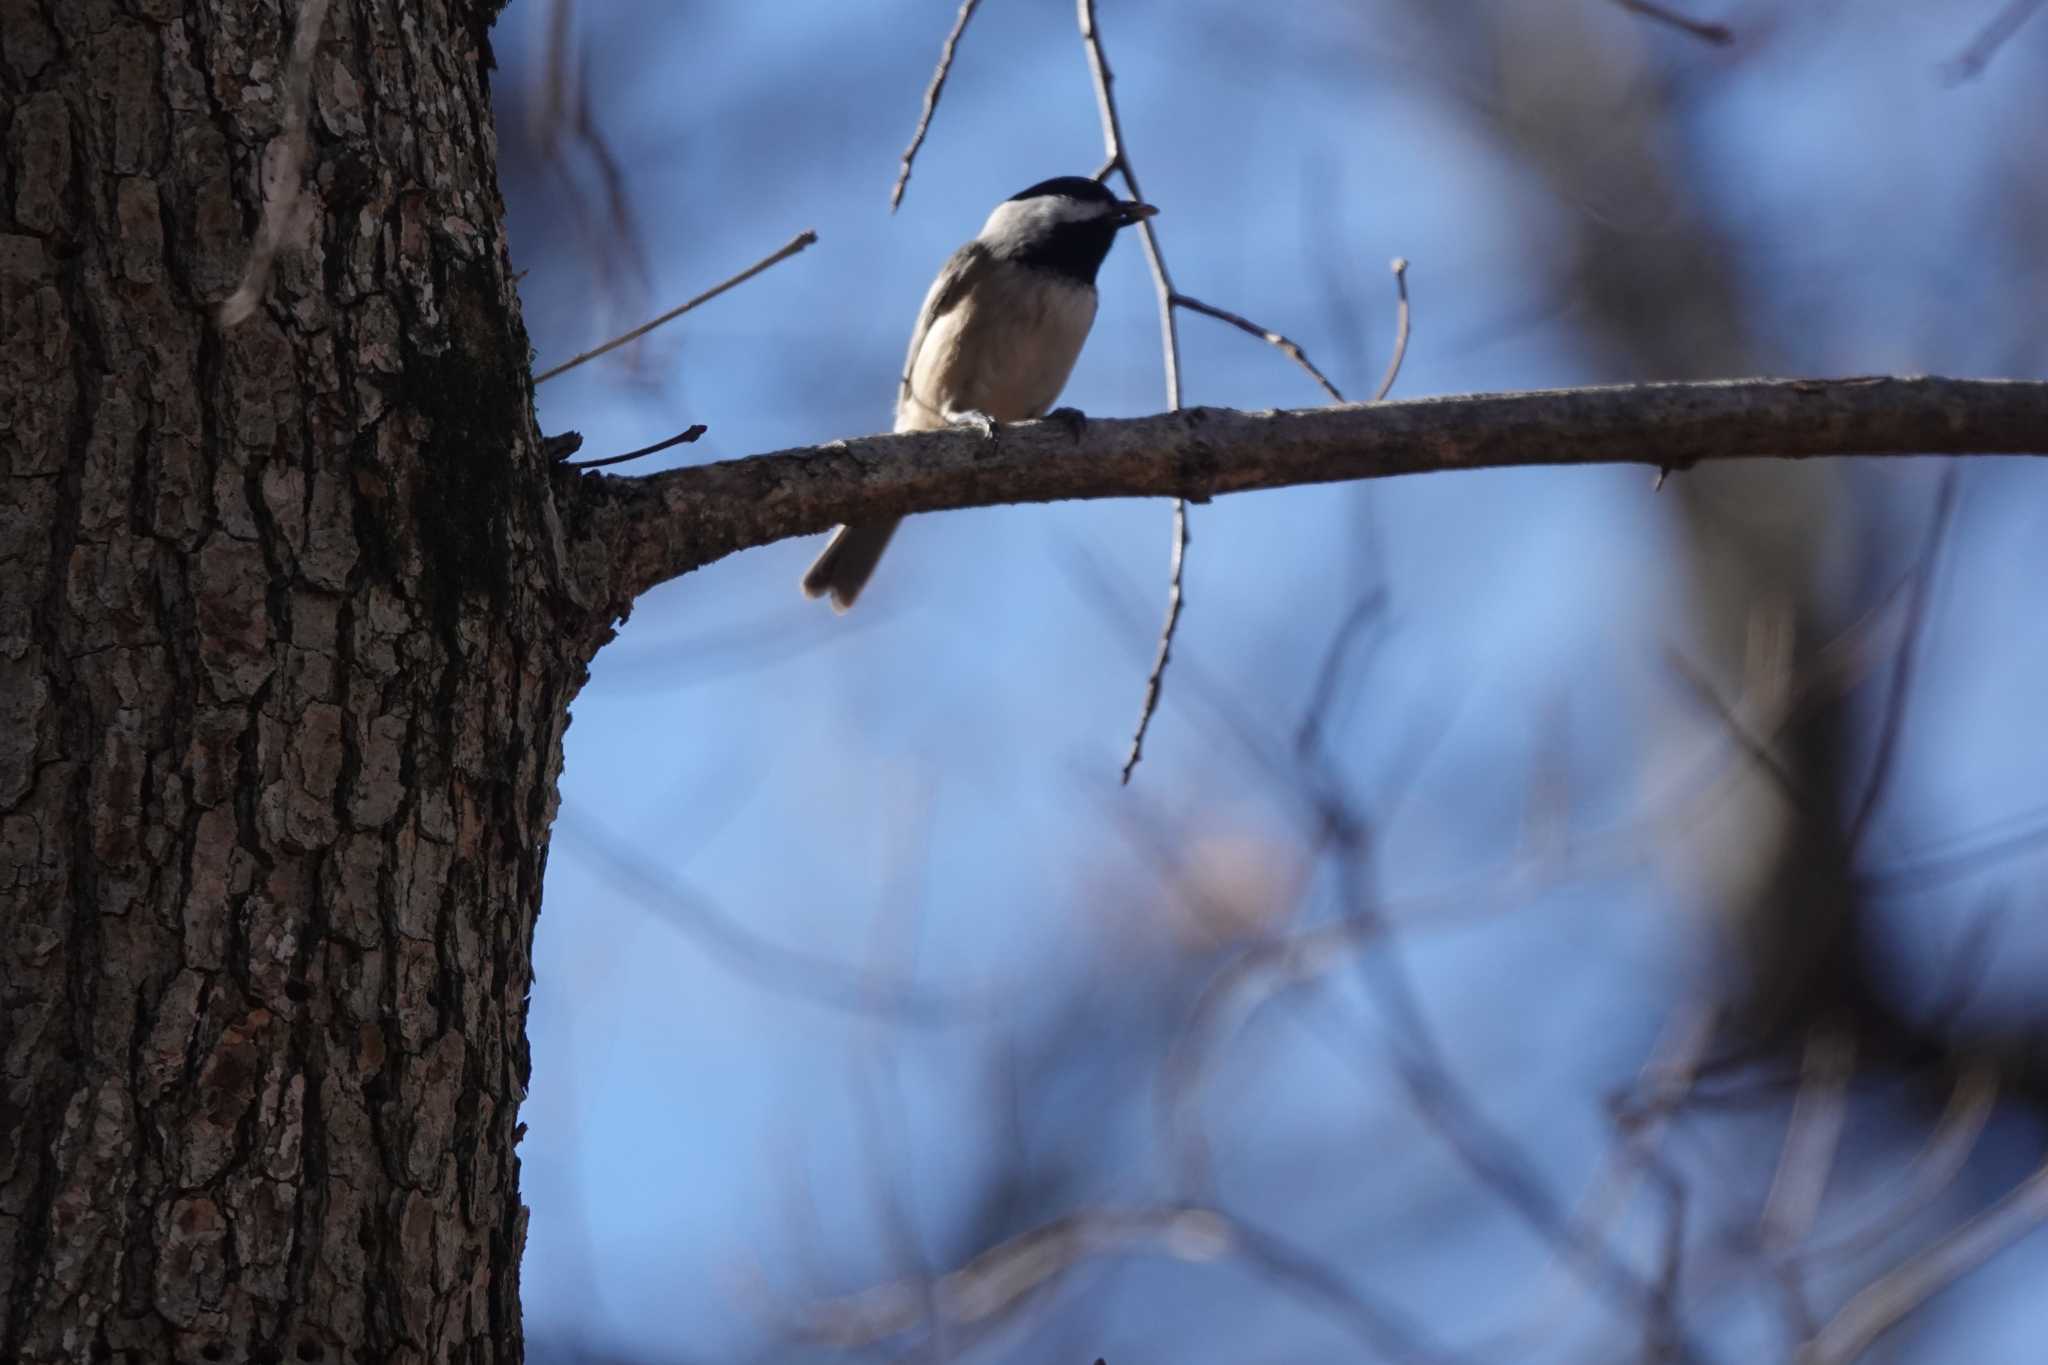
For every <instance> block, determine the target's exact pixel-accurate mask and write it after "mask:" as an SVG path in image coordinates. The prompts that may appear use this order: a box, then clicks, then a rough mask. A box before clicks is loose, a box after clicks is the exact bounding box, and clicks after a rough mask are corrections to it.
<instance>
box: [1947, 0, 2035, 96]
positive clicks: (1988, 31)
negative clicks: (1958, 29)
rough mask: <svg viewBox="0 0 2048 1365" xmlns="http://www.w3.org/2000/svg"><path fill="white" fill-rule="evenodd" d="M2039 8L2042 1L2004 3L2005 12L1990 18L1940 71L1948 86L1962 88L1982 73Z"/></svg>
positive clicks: (2010, 0) (2015, 0)
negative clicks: (1967, 44) (1965, 83)
mask: <svg viewBox="0 0 2048 1365" xmlns="http://www.w3.org/2000/svg"><path fill="white" fill-rule="evenodd" d="M2039 8H2041V0H2007V3H2006V6H2005V8H2004V9H2002V10H2000V11H1999V12H1998V13H1997V14H1996V15H1994V16H1992V19H1991V22H1990V23H1988V24H1986V25H1985V26H1984V27H1983V28H1982V29H1981V30H1980V31H1979V32H1978V34H1977V36H1976V37H1975V38H1972V39H1971V40H1970V45H1969V46H1968V47H1966V48H1964V49H1963V50H1962V51H1961V52H1958V53H1957V54H1956V55H1955V56H1954V57H1952V58H1950V59H1949V61H1948V62H1947V64H1945V65H1944V66H1943V67H1942V69H1941V76H1942V79H1943V80H1944V81H1946V82H1947V83H1948V84H1950V85H1961V84H1963V83H1964V82H1965V81H1972V80H1975V79H1976V78H1977V77H1979V76H1981V75H1983V74H1984V68H1985V67H1987V66H1989V65H1991V59H1992V58H1993V57H1996V56H1997V55H1998V51H1999V49H2000V48H2002V47H2004V46H2005V45H2006V44H2007V43H2008V42H2011V41H2012V36H2013V35H2014V34H2015V33H2018V32H2019V31H2020V29H2021V28H2023V27H2024V26H2025V25H2026V22H2027V20H2029V19H2031V18H2033V17H2034V11H2035V10H2037V9H2039Z"/></svg>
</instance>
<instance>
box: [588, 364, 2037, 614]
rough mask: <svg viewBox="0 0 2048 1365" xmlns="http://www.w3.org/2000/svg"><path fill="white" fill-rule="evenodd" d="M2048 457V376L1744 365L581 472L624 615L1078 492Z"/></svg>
mask: <svg viewBox="0 0 2048 1365" xmlns="http://www.w3.org/2000/svg"><path fill="white" fill-rule="evenodd" d="M1971 453H2005V454H2048V383H2038V382H2028V381H2019V380H1960V379H1883V378H1875V379H1847V380H1832V381H1830V380H1798V379H1743V380H1715V381H1710V382H1705V383H1692V384H1644V385H1618V386H1613V387H1605V388H1587V389H1555V390H1548V391H1542V392H1534V393H1514V394H1476V395H1464V396H1457V397H1444V398H1425V399H1407V400H1403V401H1400V402H1390V403H1379V404H1361V405H1355V406H1347V407H1330V408H1311V409H1302V410H1297V411H1281V412H1261V413H1248V412H1238V411H1235V410H1232V409H1228V408H1196V409H1192V410H1188V411H1182V412H1173V413H1164V414H1160V415H1158V416H1154V417H1140V418H1124V419H1117V418H1100V419H1097V420H1095V421H1091V422H1089V423H1088V425H1087V427H1086V429H1085V430H1084V431H1083V432H1082V433H1081V435H1080V437H1079V439H1076V438H1075V437H1074V435H1073V433H1072V431H1071V429H1070V428H1069V427H1068V426H1067V425H1066V424H1064V423H1060V422H1022V423H1017V424H1015V425H1013V426H1006V427H1005V428H1004V431H1003V439H1002V441H1001V442H1000V443H998V444H997V445H996V446H995V448H994V449H993V450H991V448H990V447H989V444H988V443H987V442H986V441H984V440H983V439H981V437H980V436H979V434H978V433H974V432H963V431H931V432H908V433H903V434H892V435H882V436H866V437H861V438H858V439H855V440H845V441H832V442H828V443H826V444H823V445H818V446H806V447H800V448H797V449H792V450H784V451H777V452H774V453H772V454H764V455H755V456H750V457H747V458H744V459H736V460H720V461H716V462H712V463H708V464H699V465H691V466H688V467H686V468H682V469H673V470H666V471H663V472H661V473H657V474H650V475H646V476H643V477H640V478H613V477H609V476H601V477H591V476H583V477H582V478H581V480H580V482H579V483H578V485H577V487H576V489H575V491H574V494H573V503H574V507H573V511H574V513H575V515H574V516H573V517H572V518H571V519H570V522H569V525H570V526H572V527H573V528H574V530H575V532H576V536H575V541H576V548H575V549H573V550H572V551H571V553H572V554H576V553H578V551H582V552H584V553H583V554H582V556H581V559H580V567H581V568H582V569H583V571H584V572H586V573H588V574H590V575H592V576H593V577H594V578H595V580H596V581H594V582H592V583H590V584H589V587H590V588H592V589H595V590H597V591H598V592H600V593H602V594H603V599H602V600H594V601H593V606H594V607H596V608H598V609H600V610H602V611H605V612H608V613H610V615H609V616H607V617H606V619H607V620H609V619H611V617H613V616H617V615H619V614H621V613H623V611H624V610H625V609H626V608H627V607H628V606H630V604H631V602H632V600H633V598H635V597H637V596H638V595H639V594H640V593H642V592H645V591H646V590H647V589H649V588H651V587H653V586H655V585H656V584H658V583H663V582H666V581H667V580H669V579H671V578H674V577H677V576H678V575H680V574H685V573H688V572H690V571H691V570H693V569H697V568H701V567H703V566H704V565H706V564H709V563H712V562H713V561H715V560H719V559H722V558H724V557H725V556H726V555H729V554H732V553H735V552H736V551H739V550H744V549H750V548H752V547H754V546H758V545H768V544H772V543H773V542H775V541H778V540H785V539H788V538H789V537H792V536H800V535H808V534H811V533H813V532H816V531H823V530H825V529H827V528H828V527H831V526H835V525H839V524H842V523H858V522H862V521H879V520H884V519H887V518H891V517H901V516H907V515H910V514H912V513H917V512H938V511H946V510H950V509H954V508H964V507H990V506H996V505H1000V504H1006V503H1019V502H1054V501H1058V500H1061V499H1066V498H1115V497H1186V498H1189V499H1191V500H1193V501H1197V502H1201V501H1206V500H1208V499H1209V498H1211V497H1213V496H1216V495H1219V494H1224V493H1240V492H1249V491H1251V490H1254V489H1263V488H1286V487H1292V486H1296V485H1303V484H1314V483H1336V482H1341V481H1345V480H1351V479H1372V478H1388V477H1392V476H1395V475H1400V474H1421V473H1431V472H1443V471H1449V470H1471V469H1496V468H1516V467H1526V466H1538V465H1591V464H1614V463H1629V464H1644V465H1649V466H1652V467H1659V466H1670V467H1674V468H1687V467H1690V466H1692V465H1695V464H1698V463H1700V462H1703V461H1709V462H1711V461H1717V460H1733V459H1752V458H1757V457H1760V456H1773V457H1779V458H1788V459H1803V458H1811V457H1815V456H1827V455H1932V454H1948V455H1960V454H1971Z"/></svg>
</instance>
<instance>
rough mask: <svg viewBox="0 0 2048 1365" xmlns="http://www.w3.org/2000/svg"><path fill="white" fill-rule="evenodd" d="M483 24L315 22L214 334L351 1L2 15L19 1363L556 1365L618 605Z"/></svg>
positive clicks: (126, 2) (7, 781)
mask: <svg viewBox="0 0 2048 1365" xmlns="http://www.w3.org/2000/svg"><path fill="white" fill-rule="evenodd" d="M280 8H282V9H283V10H285V11H286V12H285V13H283V14H280V13H279V10H280ZM495 8H496V7H495V5H484V4H481V3H472V2H465V0H334V2H333V3H332V4H331V5H330V6H328V7H327V10H326V13H325V26H324V30H322V37H321V40H320V44H319V47H318V49H317V52H316V54H315V56H314V58H313V61H312V63H311V67H310V73H311V82H310V110H311V112H310V115H309V124H308V130H309V132H310V135H311V139H312V144H313V149H314V150H313V153H312V155H311V156H310V157H309V159H308V160H307V162H306V164H305V170H304V183H305V190H306V194H307V199H306V201H305V202H304V203H302V204H301V206H300V208H301V212H300V213H299V214H297V215H286V216H285V219H284V221H285V223H286V228H287V231H286V235H285V240H284V243H283V245H284V248H285V249H284V250H283V251H282V252H281V253H280V254H279V256H278V258H277V266H276V271H275V273H274V275H273V276H272V277H271V278H270V279H269V281H268V284H267V288H266V290H265V291H264V293H263V294H262V295H261V296H260V302H259V306H258V307H257V309H256V311H255V312H254V313H253V315H251V316H249V317H248V318H247V319H246V320H244V321H241V322H240V323H238V324H235V325H232V326H226V325H223V324H222V322H221V321H220V320H219V319H218V318H217V316H216V310H217V308H218V306H219V305H220V304H221V302H222V301H223V300H224V299H226V298H227V297H228V296H229V295H231V294H232V293H233V292H234V291H235V288H236V286H237V284H238V283H239V282H240V280H241V279H242V276H243V272H244V269H245V266H246V264H247V262H248V261H249V259H250V256H251V243H252V242H253V241H254V240H255V239H257V237H258V236H259V235H260V231H261V229H260V228H259V224H260V222H261V220H262V218H263V214H264V202H263V200H264V193H263V182H264V179H265V175H264V171H265V166H266V156H268V157H270V158H271V163H270V164H271V167H272V179H273V181H275V182H276V183H277V184H278V185H279V186H280V187H283V188H289V187H290V185H292V184H295V183H296V182H297V179H298V177H297V176H295V175H291V174H288V172H289V170H290V166H289V156H288V155H287V153H288V150H289V148H288V145H287V144H288V143H289V141H290V138H289V129H288V106H289V104H290V100H289V89H288V87H289V86H290V84H291V81H290V75H289V70H288V68H289V66H290V60H291V57H290V53H291V47H292V43H293V40H294V37H295V34H296V31H297V28H296V26H297V25H299V24H301V23H304V22H306V21H307V17H308V15H309V14H314V13H317V12H318V11H319V9H320V6H319V5H318V3H317V0H297V3H293V4H287V5H284V6H279V5H277V4H275V3H272V2H271V0H191V2H190V3H179V2H178V0H0V471H4V473H5V475H6V485H5V488H6V491H5V493H4V495H0V898H4V940H0V941H4V947H0V953H4V957H0V1058H4V1076H0V1087H4V1088H0V1359H4V1360H7V1361H9V1362H13V1361H25V1362H29V1361H56V1360H132V1361H137V1362H142V1361H147V1362H159V1361H171V1360H176V1361H214V1360H222V1361H277V1360H292V1361H321V1360H325V1361H342V1360H347V1361H358V1360H360V1361H365V1362H385V1361H441V1360H454V1359H462V1360H507V1361H510V1360H517V1359H518V1358H519V1354H520V1321H519V1299H518V1293H517V1280H518V1266H519V1257H520V1250H521V1241H522V1236H523V1231H524V1214H523V1211H522V1209H521V1207H520V1204H519V1201H518V1197H517V1188H516V1181H517V1172H518V1161H517V1158H516V1157H515V1155H514V1147H515V1144H516V1143H517V1141H518V1129H517V1127H516V1124H515V1115H516V1109H517V1105H518V1102H519V1099H520V1096H521V1094H522V1092H523V1083H524V1079H525V1076H526V1069H527V1056H526V1048H525V1043H524V1035H523V1027H524V1020H525V1013H526V996H527V991H528V986H529V983H530V964H529V945H530V943H531V941H532V929H533V921H534V915H535V911H536V909H537V906H538V904H539V899H540V886H541V870H542V867H543V864H544V862H545V855H546V837H547V829H548V822H549V819H550V817H551V815H552V813H553V801H554V791H555V780H556V776H557V773H558V771H559V768H560V763H561V741H562V732H563V729H564V727H565V725H566V710H567V706H568V702H569V699H570V697H571V696H572V695H573V693H574V692H575V690H576V688H577V686H578V684H579V683H580V681H581V679H582V676H583V664H584V661H585V660H586V659H587V657H588V653H589V651H590V650H592V649H593V648H594V647H595V645H596V643H597V640H598V635H599V633H600V629H601V621H600V620H599V618H600V617H601V616H602V615H603V613H602V612H601V611H593V610H591V609H589V608H588V607H586V606H584V605H580V604H579V594H578V593H577V591H576V590H575V587H574V585H573V584H572V583H570V582H569V581H568V576H567V572H566V570H565V569H564V567H563V561H562V558H561V555H560V542H561V536H560V532H559V529H558V528H557V527H556V525H555V522H554V512H553V492H552V489H551V483H550V476H549V472H548V469H547V467H546V466H545V465H544V464H543V463H542V461H541V457H540V454H539V451H538V448H537V443H536V441H535V439H534V435H535V434H534V431H533V429H532V418H531V411H532V408H531V401H530V400H531V390H530V385H529V383H528V379H527V375H528V372H529V359H530V357H529V352H528V347H527V342H526V336H525V332H524V329H523V327H522V325H521V323H520V320H519V313H518V306H517V300H516V295H515V291H514V287H513V283H512V272H511V270H510V268H509V266H508V263H507V261H508V258H507V252H506V244H505V237H504V229H503V210H502V205H501V203H500V200H499V196H498V191H497V182H496V172H495V165H494V156H495V142H494V135H493V132H492V128H491V121H490V110H489V105H488V99H487V90H486V72H487V70H488V68H489V53H488V48H487V46H486V39H485V30H486V27H487V25H488V23H489V21H490V18H491V17H492V13H493V12H494V11H495ZM280 167H282V168H283V172H280V171H279V169H278V168H280ZM594 623H595V624H594Z"/></svg>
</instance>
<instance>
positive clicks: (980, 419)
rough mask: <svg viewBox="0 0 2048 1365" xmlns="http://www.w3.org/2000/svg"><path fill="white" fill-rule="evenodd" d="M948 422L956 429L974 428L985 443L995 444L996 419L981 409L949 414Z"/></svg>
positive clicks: (947, 415) (947, 416)
mask: <svg viewBox="0 0 2048 1365" xmlns="http://www.w3.org/2000/svg"><path fill="white" fill-rule="evenodd" d="M946 420H947V421H949V422H951V423H952V424H953V425H954V426H956V427H973V428H974V429H975V430H976V431H978V432H980V433H981V439H982V440H984V441H988V442H990V443H993V442H994V441H995V439H996V419H995V418H993V417H991V416H989V415H988V414H987V413H985V412H983V411H981V410H980V409H979V408H969V409H968V410H967V411H965V412H951V413H947V414H946Z"/></svg>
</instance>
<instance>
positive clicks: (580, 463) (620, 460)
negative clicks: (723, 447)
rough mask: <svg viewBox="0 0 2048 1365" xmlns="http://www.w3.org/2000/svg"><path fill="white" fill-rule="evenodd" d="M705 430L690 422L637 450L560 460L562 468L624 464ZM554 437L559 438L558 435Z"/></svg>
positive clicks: (601, 467)
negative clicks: (663, 438)
mask: <svg viewBox="0 0 2048 1365" xmlns="http://www.w3.org/2000/svg"><path fill="white" fill-rule="evenodd" d="M707 430H708V428H707V427H706V426H705V425H704V424H703V423H702V422H692V423H691V424H690V425H689V426H687V427H685V428H684V429H683V430H681V431H679V432H677V433H676V434H675V435H673V436H671V437H669V438H668V439H667V440H666V441H656V442H655V443H654V444H653V445H651V446H641V447H640V448H639V449H638V450H629V451H627V452H626V453H625V454H623V455H607V456H605V457H604V458H603V459H602V460H564V461H563V462H562V468H564V469H603V468H604V467H605V466H606V465H608V464H624V463H625V462H626V461H628V460H637V459H639V458H640V457H641V456H642V455H652V454H654V453H655V452H657V451H662V450H667V449H668V448H669V447H670V446H682V445H688V444H689V443H690V442H692V441H694V440H696V439H697V438H698V437H699V436H702V435H703V434H704V433H705V431H707ZM570 434H571V435H575V433H573V432H571V433H570ZM556 439H560V438H559V437H558V438H556ZM576 441H577V444H578V445H581V444H582V441H583V438H582V437H581V436H577V437H576Z"/></svg>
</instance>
